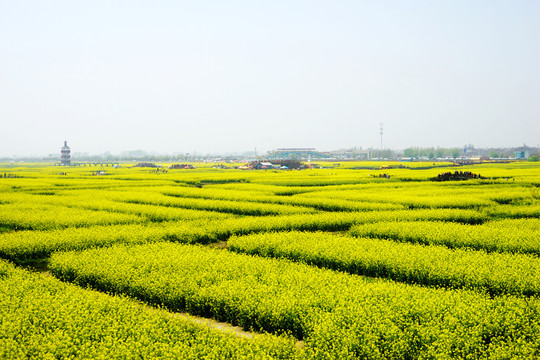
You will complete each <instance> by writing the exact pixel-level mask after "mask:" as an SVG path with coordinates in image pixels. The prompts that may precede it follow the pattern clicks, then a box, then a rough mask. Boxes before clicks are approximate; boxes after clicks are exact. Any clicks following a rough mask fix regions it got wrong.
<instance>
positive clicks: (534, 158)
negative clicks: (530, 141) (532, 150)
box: [527, 155, 538, 162]
mask: <svg viewBox="0 0 540 360" xmlns="http://www.w3.org/2000/svg"><path fill="white" fill-rule="evenodd" d="M527 160H528V161H532V162H536V161H538V155H531V156H529V158H528V159H527Z"/></svg>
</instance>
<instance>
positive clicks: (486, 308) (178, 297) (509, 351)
mask: <svg viewBox="0 0 540 360" xmlns="http://www.w3.org/2000/svg"><path fill="white" fill-rule="evenodd" d="M50 268H51V271H52V273H53V274H54V275H55V276H58V277H59V278H61V279H63V280H65V281H72V282H75V283H77V284H79V285H81V286H92V287H94V288H96V289H99V290H102V291H107V292H113V293H122V294H126V295H129V296H133V297H136V298H138V299H141V300H144V301H148V302H150V303H156V304H163V305H164V306H166V307H167V308H169V309H173V310H186V311H188V312H190V313H192V314H200V315H203V316H207V317H214V318H216V319H218V320H221V321H227V322H230V323H232V324H237V325H240V326H243V327H244V328H246V329H250V328H253V329H259V330H265V331H269V332H275V333H282V332H284V331H288V332H291V333H292V334H293V335H295V336H296V337H298V338H303V339H304V341H305V344H306V349H305V350H306V352H307V354H308V355H311V356H312V357H314V358H329V359H337V358H357V357H359V358H394V359H404V358H410V359H412V358H427V357H444V356H448V355H449V354H454V355H453V356H459V357H463V358H466V357H483V358H495V357H504V356H508V357H518V356H534V354H536V351H537V350H535V347H536V346H537V343H536V340H535V339H537V337H536V334H537V333H538V331H540V317H538V311H539V310H540V308H539V305H540V304H539V303H538V301H537V300H536V299H532V300H526V299H521V298H518V297H500V298H495V299H490V298H489V297H487V296H485V295H482V294H478V293H475V292H471V291H462V290H461V291H457V290H453V291H448V290H442V289H428V288H420V287H417V286H410V285H403V284H397V283H392V282H388V281H384V280H372V279H366V278H362V277H359V276H355V275H348V274H344V273H339V272H335V271H332V270H326V269H317V268H314V267H311V266H308V265H305V264H296V263H292V262H288V261H285V260H276V259H265V258H258V257H252V256H247V255H241V254H234V253H230V252H227V251H223V250H218V249H208V248H203V247H198V246H190V245H180V244H171V243H155V244H146V245H138V246H133V247H127V246H113V247H111V248H107V249H92V250H85V251H83V252H80V253H75V252H72V253H56V254H54V255H53V256H52V258H51V264H50ZM486 339H488V340H486ZM321 354H326V355H321Z"/></svg>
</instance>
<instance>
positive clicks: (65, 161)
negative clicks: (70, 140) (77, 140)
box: [60, 141, 71, 165]
mask: <svg viewBox="0 0 540 360" xmlns="http://www.w3.org/2000/svg"><path fill="white" fill-rule="evenodd" d="M60 152H61V153H62V156H61V162H62V165H69V164H70V163H71V149H70V148H69V146H68V145H67V141H64V146H62V150H61V151H60Z"/></svg>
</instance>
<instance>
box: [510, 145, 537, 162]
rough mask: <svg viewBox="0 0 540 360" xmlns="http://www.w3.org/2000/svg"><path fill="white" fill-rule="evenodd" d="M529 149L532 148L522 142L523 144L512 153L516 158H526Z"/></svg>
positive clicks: (529, 151)
mask: <svg viewBox="0 0 540 360" xmlns="http://www.w3.org/2000/svg"><path fill="white" fill-rule="evenodd" d="M531 150H533V148H531V147H529V146H527V145H525V144H523V146H521V147H518V148H516V150H515V152H514V155H515V158H516V159H528V158H529V156H531Z"/></svg>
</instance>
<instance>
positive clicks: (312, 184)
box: [0, 162, 540, 359]
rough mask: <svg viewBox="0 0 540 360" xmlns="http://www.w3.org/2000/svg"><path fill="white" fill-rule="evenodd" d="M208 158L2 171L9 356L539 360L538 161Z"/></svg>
mask: <svg viewBox="0 0 540 360" xmlns="http://www.w3.org/2000/svg"><path fill="white" fill-rule="evenodd" d="M194 165H195V166H196V168H195V169H171V170H169V171H167V172H155V171H152V170H148V169H144V168H134V167H130V166H129V165H123V166H121V167H119V168H105V169H104V170H105V175H96V172H95V168H85V167H66V168H57V167H53V166H48V165H45V164H35V165H28V166H19V167H17V166H15V165H4V167H0V172H2V173H4V172H7V173H10V174H15V175H16V176H14V177H8V178H6V177H4V178H0V305H1V306H0V315H1V317H2V321H0V335H1V336H0V358H6V359H22V358H69V357H86V358H137V357H142V358H164V359H165V358H193V359H198V358H211V359H221V358H245V359H248V358H261V359H263V358H268V359H271V358H280V359H356V358H358V359H418V358H469V359H476V358H497V359H506V358H528V359H533V358H540V337H539V336H538V334H539V333H540V218H539V217H540V196H539V191H538V189H539V187H540V166H539V165H537V164H531V163H518V162H516V163H510V164H484V165H474V166H469V167H460V168H459V170H460V171H471V172H474V173H477V174H481V175H482V177H483V179H471V180H463V181H447V182H431V181H429V179H430V178H432V177H436V176H437V174H438V173H440V172H441V171H446V170H445V169H446V168H443V169H442V170H441V168H429V166H423V165H422V164H410V165H408V166H401V167H399V164H385V163H377V162H370V163H366V164H364V163H343V164H339V165H337V164H335V163H331V164H321V165H322V167H333V168H327V169H324V168H322V169H310V170H302V171H242V170H234V169H221V168H212V167H210V165H209V164H194ZM368 165H369V166H368ZM388 165H392V168H390V169H388ZM445 166H448V164H445ZM368 167H369V168H368ZM374 167H384V169H385V170H383V171H382V172H384V173H386V174H388V175H389V177H379V176H378V173H379V172H378V171H377V170H373V168H374ZM92 170H93V171H92ZM180 313H181V314H182V315H181V316H180V315H179V314H180ZM184 314H190V315H194V316H195V315H196V316H201V317H204V318H208V319H210V318H212V319H214V320H216V321H220V322H225V323H228V324H230V325H234V326H240V327H242V328H243V329H244V330H245V331H251V332H256V333H257V334H256V335H254V336H253V337H250V338H241V337H239V336H237V335H238V334H235V333H231V332H228V331H220V330H217V329H211V328H209V327H208V326H205V325H201V324H200V323H198V322H196V321H190V320H189V318H188V319H186V318H185V316H184Z"/></svg>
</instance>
